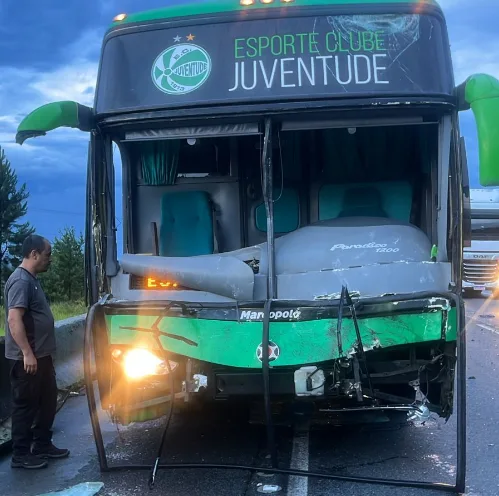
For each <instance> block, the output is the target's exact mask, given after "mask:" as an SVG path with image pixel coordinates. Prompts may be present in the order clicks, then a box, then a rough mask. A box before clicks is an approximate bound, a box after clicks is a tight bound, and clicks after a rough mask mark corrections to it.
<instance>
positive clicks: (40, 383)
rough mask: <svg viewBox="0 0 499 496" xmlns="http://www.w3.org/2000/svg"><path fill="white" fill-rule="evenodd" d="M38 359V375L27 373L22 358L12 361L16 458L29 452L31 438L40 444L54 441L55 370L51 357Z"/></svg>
mask: <svg viewBox="0 0 499 496" xmlns="http://www.w3.org/2000/svg"><path fill="white" fill-rule="evenodd" d="M37 361H38V367H37V371H36V374H35V375H32V374H28V373H26V372H25V370H24V362H23V361H22V360H21V361H15V360H11V368H10V383H11V387H12V448H13V455H14V456H15V457H19V456H24V455H27V454H28V453H29V452H30V447H31V442H32V441H34V442H35V443H36V444H37V445H38V446H44V445H50V444H51V442H52V425H53V423H54V418H55V413H56V409H57V383H56V379H55V369H54V365H53V362H52V357H50V356H48V357H43V358H39V359H38V360H37ZM33 423H34V426H33ZM32 427H33V429H32Z"/></svg>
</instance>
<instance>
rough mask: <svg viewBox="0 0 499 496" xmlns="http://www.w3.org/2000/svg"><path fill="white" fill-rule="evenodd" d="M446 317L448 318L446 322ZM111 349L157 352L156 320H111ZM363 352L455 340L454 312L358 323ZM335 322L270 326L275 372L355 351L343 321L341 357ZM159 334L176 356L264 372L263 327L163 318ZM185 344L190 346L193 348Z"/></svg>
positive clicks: (352, 334) (141, 317)
mask: <svg viewBox="0 0 499 496" xmlns="http://www.w3.org/2000/svg"><path fill="white" fill-rule="evenodd" d="M446 316H448V318H446ZM106 319H107V326H108V334H109V341H110V344H112V345H133V346H140V347H148V348H151V349H153V348H156V347H157V346H156V342H155V339H154V337H153V334H152V333H150V332H142V331H139V330H138V329H139V328H140V329H143V330H147V329H151V326H152V325H153V323H154V322H155V321H156V320H157V319H158V317H157V316H153V315H151V316H145V315H107V317H106ZM358 322H359V328H360V334H361V337H362V341H363V345H364V349H365V350H366V351H367V350H371V349H386V348H390V347H393V346H400V345H409V344H414V343H421V342H425V341H439V340H446V341H453V340H455V339H456V328H455V327H456V326H455V309H454V308H453V309H451V310H450V311H449V312H448V313H447V312H443V311H434V312H429V313H417V314H401V315H394V316H388V317H369V318H362V319H359V320H358ZM336 327H337V320H336V319H322V320H307V321H299V322H271V323H270V341H272V342H273V343H274V344H276V345H277V346H278V348H279V349H278V358H277V359H275V360H274V361H272V362H270V365H271V366H273V367H279V366H297V365H304V364H309V363H319V362H324V361H327V360H333V359H337V358H339V357H340V356H347V355H348V354H349V353H353V352H354V351H355V346H356V342H357V335H356V331H355V326H354V324H353V321H352V320H351V319H350V318H343V325H342V333H341V338H342V353H340V351H339V349H338V339H337V332H336ZM158 328H159V330H160V331H162V332H166V333H170V334H173V335H175V336H177V337H168V336H161V338H160V339H161V343H162V346H163V347H164V348H165V349H166V350H169V351H170V352H172V353H176V354H180V355H184V356H187V357H190V358H193V359H198V360H202V361H206V362H210V363H214V364H219V365H225V366H231V367H245V368H261V367H262V363H261V362H260V360H259V359H258V356H257V350H258V347H259V346H260V345H261V342H262V322H237V321H228V320H207V319H197V318H186V317H164V318H163V319H162V320H161V321H160V323H159V325H158ZM178 337H182V339H185V338H186V339H187V340H190V341H191V342H192V343H190V344H189V343H188V342H185V341H183V340H181V339H179V338H178Z"/></svg>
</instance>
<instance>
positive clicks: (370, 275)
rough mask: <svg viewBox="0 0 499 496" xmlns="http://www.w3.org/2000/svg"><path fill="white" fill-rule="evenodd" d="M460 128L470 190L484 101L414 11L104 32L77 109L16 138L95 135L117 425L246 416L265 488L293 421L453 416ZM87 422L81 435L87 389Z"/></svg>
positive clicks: (200, 18) (489, 161) (141, 21)
mask: <svg viewBox="0 0 499 496" xmlns="http://www.w3.org/2000/svg"><path fill="white" fill-rule="evenodd" d="M469 109H472V111H473V113H474V116H475V120H476V124H477V131H478V140H479V153H480V157H479V159H480V181H481V183H482V185H484V186H493V185H497V184H499V120H498V119H499V82H498V81H497V80H496V79H494V78H493V77H491V76H489V75H486V74H475V75H471V76H470V77H469V78H468V79H467V80H466V81H464V82H462V83H461V84H459V85H456V84H455V82H454V76H453V69H452V61H451V53H450V48H449V39H448V33H447V27H446V22H445V18H444V15H443V13H442V11H441V9H440V7H439V6H438V4H437V3H436V2H434V1H433V0H418V1H416V0H380V1H378V0H216V1H215V0H193V1H191V2H187V1H177V2H175V1H173V2H170V3H169V6H167V7H165V8H162V9H159V10H154V11H148V12H140V13H135V14H120V15H118V16H117V17H116V18H115V19H114V21H113V23H112V26H111V27H110V29H109V30H108V31H107V33H106V35H105V38H104V40H103V46H102V53H101V60H100V67H99V73H98V81H97V86H96V93H95V101H94V105H93V108H89V107H86V106H83V105H81V104H79V103H77V102H69V101H62V102H55V103H49V104H48V105H45V106H43V107H41V108H38V109H36V110H34V111H33V112H32V113H31V114H29V115H28V116H27V117H26V118H25V119H24V120H23V121H22V122H21V124H20V125H19V128H18V133H17V142H18V143H21V144H22V143H23V142H24V141H25V140H26V139H28V138H33V137H37V136H42V135H45V134H46V133H47V132H49V131H51V130H54V129H56V128H60V127H72V128H77V129H79V130H81V131H83V132H88V133H89V134H90V142H89V151H88V175H87V204H86V210H87V219H86V235H85V242H86V255H85V258H86V286H87V294H88V304H89V313H88V317H87V323H86V325H87V337H86V347H85V364H86V374H87V380H88V384H92V377H91V367H90V355H91V351H94V355H93V356H94V359H95V370H96V380H97V383H98V391H99V395H100V404H101V406H102V408H103V409H105V410H107V411H108V412H109V413H110V414H111V416H112V418H113V420H114V421H115V422H117V423H120V424H128V423H130V422H145V421H147V420H151V419H155V418H159V417H162V416H164V415H166V414H167V413H168V414H169V415H170V416H171V411H172V408H173V405H174V404H177V403H179V404H180V403H184V404H187V405H188V404H189V403H190V402H192V401H195V402H196V403H198V404H203V403H202V402H211V401H228V402H229V401H238V402H240V401H247V402H248V405H250V404H252V405H254V404H255V405H257V408H258V409H259V411H261V412H262V416H261V418H262V422H264V423H265V424H266V425H267V429H268V436H269V440H270V441H269V447H270V448H269V449H270V451H271V453H272V461H273V467H274V468H275V465H276V463H277V462H276V453H275V446H273V443H272V439H273V430H272V427H273V425H274V423H275V422H277V421H278V420H279V419H280V418H281V417H284V416H285V415H287V414H288V413H289V412H293V409H294V407H295V406H296V405H298V406H299V408H301V409H302V411H303V409H304V408H305V409H308V410H307V411H308V412H310V415H311V418H318V417H320V416H321V415H327V414H337V413H347V414H348V415H354V414H355V413H356V412H361V413H365V412H373V413H376V412H379V411H383V412H386V411H390V410H393V411H402V412H406V413H404V415H406V414H407V415H408V418H409V419H410V418H419V419H424V418H427V416H428V414H429V413H430V412H434V413H435V414H437V415H439V416H440V417H443V418H445V419H448V418H449V417H450V416H451V415H452V414H453V403H454V383H455V376H456V370H457V369H458V368H459V370H460V371H461V373H462V372H463V371H464V367H465V364H464V363H465V362H464V360H465V334H464V332H465V326H464V305H463V300H462V296H461V292H462V257H463V255H462V252H463V246H465V245H466V243H469V241H470V234H469V233H470V224H469V215H468V214H469V212H468V210H469V185H468V171H467V168H466V152H465V146H464V139H463V138H462V137H461V135H460V131H459V120H458V117H459V112H461V111H466V110H469ZM113 147H117V149H118V150H119V154H120V157H121V168H122V170H121V176H122V187H121V190H122V203H123V223H122V225H123V247H122V249H123V254H122V255H121V256H118V248H117V241H116V240H117V237H116V221H115V215H116V213H115V201H116V194H115V169H114V162H113ZM456 364H457V365H456ZM461 375H463V374H461ZM457 384H458V386H457V390H458V396H459V398H458V403H457V404H458V408H457V411H458V431H459V436H458V439H459V440H460V441H459V443H460V447H459V446H458V448H459V453H460V454H459V470H458V472H459V473H458V477H457V478H458V481H457V486H456V487H464V485H463V484H464V474H463V471H464V443H465V430H464V429H465V427H464V422H465V398H464V394H463V393H464V388H465V385H464V378H463V377H461V380H458V382H457ZM88 389H89V391H90V390H91V388H88ZM89 405H90V409H91V413H92V419H93V425H94V432H95V433H96V436H97V438H98V437H99V435H100V434H99V432H100V430H99V429H100V428H99V425H98V421H97V420H96V415H95V398H94V396H93V390H92V391H91V392H90V393H89ZM98 449H99V456H100V459H101V468H103V469H107V468H108V466H107V461H106V459H105V454H103V451H102V450H103V444H102V442H101V443H100V444H99V443H98Z"/></svg>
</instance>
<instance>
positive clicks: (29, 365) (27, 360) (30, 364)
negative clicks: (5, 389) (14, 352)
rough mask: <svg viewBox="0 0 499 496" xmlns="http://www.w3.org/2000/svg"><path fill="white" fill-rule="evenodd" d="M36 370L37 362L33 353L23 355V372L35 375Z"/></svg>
mask: <svg viewBox="0 0 499 496" xmlns="http://www.w3.org/2000/svg"><path fill="white" fill-rule="evenodd" d="M37 368H38V362H37V360H36V357H35V355H34V354H33V352H31V353H27V354H26V355H24V370H25V371H26V373H28V374H33V375H35V374H36V370H37Z"/></svg>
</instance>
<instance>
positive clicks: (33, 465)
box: [10, 454, 48, 469]
mask: <svg viewBox="0 0 499 496" xmlns="http://www.w3.org/2000/svg"><path fill="white" fill-rule="evenodd" d="M10 466H11V467H12V468H27V469H38V468H46V467H47V466H48V463H47V462H46V461H45V460H42V459H41V458H39V457H37V456H35V455H32V454H29V455H24V456H15V455H14V456H13V457H12V461H11V463H10Z"/></svg>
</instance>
